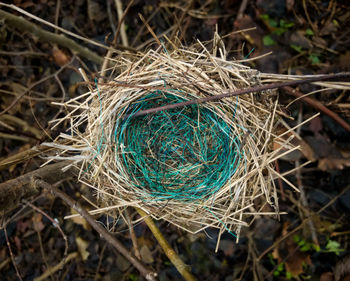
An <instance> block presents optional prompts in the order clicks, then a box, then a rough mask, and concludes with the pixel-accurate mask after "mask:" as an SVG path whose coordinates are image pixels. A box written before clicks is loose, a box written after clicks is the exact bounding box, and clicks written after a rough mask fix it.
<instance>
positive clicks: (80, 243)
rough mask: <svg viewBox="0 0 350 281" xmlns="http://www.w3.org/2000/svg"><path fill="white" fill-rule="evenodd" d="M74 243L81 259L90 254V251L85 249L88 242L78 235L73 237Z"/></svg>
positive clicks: (86, 257)
mask: <svg viewBox="0 0 350 281" xmlns="http://www.w3.org/2000/svg"><path fill="white" fill-rule="evenodd" d="M75 243H77V247H78V252H79V254H80V256H81V258H82V260H83V261H86V260H87V259H88V257H89V255H90V253H89V252H88V251H87V250H86V249H87V247H88V246H89V243H88V242H87V241H85V240H83V239H82V238H80V237H76V238H75Z"/></svg>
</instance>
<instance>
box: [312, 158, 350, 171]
mask: <svg viewBox="0 0 350 281" xmlns="http://www.w3.org/2000/svg"><path fill="white" fill-rule="evenodd" d="M317 166H318V168H319V169H320V170H322V171H329V170H343V169H344V168H345V167H350V158H332V157H328V158H322V159H320V160H318V165H317Z"/></svg>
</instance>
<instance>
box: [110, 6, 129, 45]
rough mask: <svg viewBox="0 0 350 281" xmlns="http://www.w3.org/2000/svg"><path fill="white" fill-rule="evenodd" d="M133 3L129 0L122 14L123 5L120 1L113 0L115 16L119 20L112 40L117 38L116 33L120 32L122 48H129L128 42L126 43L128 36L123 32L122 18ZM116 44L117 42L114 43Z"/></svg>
mask: <svg viewBox="0 0 350 281" xmlns="http://www.w3.org/2000/svg"><path fill="white" fill-rule="evenodd" d="M133 2H134V1H133V0H131V1H130V2H129V5H128V7H127V8H126V9H125V12H124V13H123V4H122V2H121V1H120V0H114V3H115V6H116V8H117V14H118V18H119V23H118V27H117V31H116V33H115V34H116V36H115V37H114V39H116V38H117V37H118V33H119V32H120V37H121V39H122V43H123V45H124V46H126V47H127V46H129V42H128V36H127V35H126V31H125V23H124V18H125V15H126V13H127V12H128V10H129V8H130V6H131V4H132V3H133ZM115 43H117V42H115Z"/></svg>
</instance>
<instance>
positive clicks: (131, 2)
mask: <svg viewBox="0 0 350 281" xmlns="http://www.w3.org/2000/svg"><path fill="white" fill-rule="evenodd" d="M133 3H134V0H131V1H130V2H129V4H128V6H127V7H126V9H125V11H124V13H123V15H122V16H121V17H120V19H119V22H118V26H117V30H116V32H115V34H114V38H113V42H112V46H116V45H117V41H118V36H119V32H120V30H123V28H124V30H125V26H124V19H125V16H126V14H127V13H128V11H129V9H130V7H131V5H132V4H133ZM116 5H117V3H116ZM122 25H123V26H124V27H122ZM121 28H122V29H121ZM124 33H125V32H124ZM125 36H126V34H125ZM123 41H124V40H123ZM123 43H124V42H123ZM124 46H125V47H128V45H124ZM112 54H113V50H112V49H110V50H108V52H107V54H106V56H105V58H104V61H103V64H102V67H101V72H100V75H101V78H100V79H99V83H101V82H103V77H104V76H105V74H106V69H107V66H108V64H109V61H110V58H111V57H112ZM85 81H86V80H85Z"/></svg>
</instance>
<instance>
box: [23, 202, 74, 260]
mask: <svg viewBox="0 0 350 281" xmlns="http://www.w3.org/2000/svg"><path fill="white" fill-rule="evenodd" d="M23 202H24V203H25V204H26V205H28V206H29V207H31V208H32V209H33V210H35V211H37V212H39V213H40V214H42V215H43V216H45V217H46V218H47V219H48V220H49V221H51V223H52V224H53V225H54V227H56V228H57V229H58V231H59V232H60V233H61V235H62V238H63V240H64V253H63V260H65V259H66V258H67V253H68V239H67V236H66V235H65V234H64V232H63V230H62V228H61V227H60V225H59V223H58V222H57V221H55V220H54V219H53V218H51V217H50V216H49V215H48V214H46V213H45V212H44V211H43V210H41V209H39V208H38V207H37V206H35V205H33V204H32V203H30V202H29V201H27V200H23ZM38 234H39V232H38Z"/></svg>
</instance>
